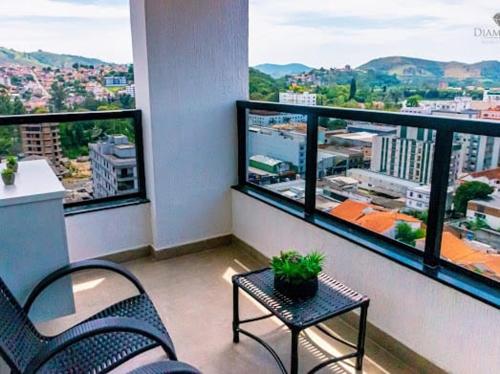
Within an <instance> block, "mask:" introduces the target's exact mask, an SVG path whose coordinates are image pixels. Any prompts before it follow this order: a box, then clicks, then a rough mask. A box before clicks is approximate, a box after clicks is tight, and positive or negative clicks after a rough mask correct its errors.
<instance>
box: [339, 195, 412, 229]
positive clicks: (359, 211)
mask: <svg viewBox="0 0 500 374" xmlns="http://www.w3.org/2000/svg"><path fill="white" fill-rule="evenodd" d="M330 214H331V215H332V216H335V217H338V218H341V219H343V220H346V221H349V222H353V223H356V224H358V225H360V226H362V227H364V228H366V229H368V230H371V231H375V232H377V233H379V234H382V233H385V232H386V231H387V230H389V229H391V228H392V227H393V226H394V225H396V223H397V222H398V221H404V222H420V221H419V220H418V219H417V218H415V217H412V216H409V215H407V214H402V213H397V212H389V211H386V210H383V209H381V208H378V207H376V206H374V205H371V204H367V203H363V202H359V201H354V200H346V201H344V202H343V203H342V204H340V205H338V206H336V207H335V208H333V209H332V210H330Z"/></svg>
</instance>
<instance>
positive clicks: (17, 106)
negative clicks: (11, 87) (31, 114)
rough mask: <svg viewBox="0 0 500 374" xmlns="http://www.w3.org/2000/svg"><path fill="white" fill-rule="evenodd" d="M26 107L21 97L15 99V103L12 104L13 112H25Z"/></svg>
mask: <svg viewBox="0 0 500 374" xmlns="http://www.w3.org/2000/svg"><path fill="white" fill-rule="evenodd" d="M25 113H26V108H25V107H24V104H23V102H22V101H21V99H19V97H16V98H15V99H14V103H13V104H12V114H25Z"/></svg>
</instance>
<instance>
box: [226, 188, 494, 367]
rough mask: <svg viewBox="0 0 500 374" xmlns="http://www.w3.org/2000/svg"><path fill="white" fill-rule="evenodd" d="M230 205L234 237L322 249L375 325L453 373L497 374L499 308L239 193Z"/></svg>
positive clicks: (267, 248)
mask: <svg viewBox="0 0 500 374" xmlns="http://www.w3.org/2000/svg"><path fill="white" fill-rule="evenodd" d="M232 206H233V233H234V235H235V236H236V237H238V238H239V239H241V240H243V241H245V242H246V243H248V244H249V245H251V246H252V247H254V248H256V249H257V250H259V251H260V252H262V253H263V254H264V255H266V256H268V257H269V256H273V255H276V254H278V253H279V251H280V250H286V249H290V248H294V249H297V250H301V251H309V250H319V251H322V252H324V253H325V254H326V255H327V265H326V269H325V270H326V272H328V273H329V274H331V275H333V276H334V277H335V278H337V279H338V280H340V281H342V282H344V283H346V284H347V285H349V286H350V287H352V288H354V289H355V290H357V291H360V292H362V293H364V294H366V295H368V296H369V297H370V298H371V303H370V308H369V312H368V319H369V321H370V322H371V323H372V324H374V325H375V326H377V327H378V328H380V329H381V330H383V331H384V332H386V333H387V334H389V335H390V336H392V337H393V338H395V339H397V340H398V341H399V342H401V343H402V344H404V345H406V346H407V347H408V348H410V349H411V350H413V351H414V352H416V353H418V354H420V355H421V356H423V357H425V358H427V359H428V360H430V361H432V362H433V363H435V364H436V365H437V366H439V367H441V368H443V369H445V370H446V371H449V372H452V373H464V374H466V373H467V374H468V373H482V374H486V373H492V374H493V373H495V372H496V373H498V369H499V363H500V361H499V352H500V338H499V337H500V313H499V312H498V310H497V309H495V308H493V307H491V306H489V305H486V304H484V303H482V302H480V301H477V300H475V299H473V298H471V297H469V296H467V295H465V294H463V293H460V292H459V291H456V290H454V289H452V288H450V287H447V286H445V285H443V284H441V283H438V282H436V281H434V280H432V279H430V278H428V277H426V276H423V275H421V274H419V273H417V272H415V271H412V270H410V269H407V268H405V267H403V266H401V265H398V264H396V263H395V262H393V261H390V260H388V259H386V258H384V257H382V256H380V255H378V254H376V253H373V252H371V251H369V250H367V249H365V248H362V247H360V246H358V245H356V244H353V243H352V242H349V241H347V240H345V239H342V238H340V237H338V236H336V235H333V234H331V233H329V232H327V231H325V230H322V229H320V228H318V227H316V226H314V225H311V224H308V223H306V222H304V221H302V220H300V219H297V218H295V217H293V216H291V215H289V214H287V213H285V212H282V211H280V210H279V209H276V208H274V207H272V206H269V205H267V204H265V203H262V202H260V201H258V200H256V199H254V198H252V197H249V196H247V195H245V194H243V193H241V192H238V191H233V192H232Z"/></svg>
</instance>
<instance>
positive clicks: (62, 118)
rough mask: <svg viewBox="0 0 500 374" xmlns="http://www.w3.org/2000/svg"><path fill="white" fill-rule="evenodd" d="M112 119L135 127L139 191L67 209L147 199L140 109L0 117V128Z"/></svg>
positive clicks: (90, 201)
mask: <svg viewBox="0 0 500 374" xmlns="http://www.w3.org/2000/svg"><path fill="white" fill-rule="evenodd" d="M110 119H131V120H132V121H133V126H134V135H135V148H136V159H137V176H138V187H139V188H138V191H137V192H134V193H131V194H124V195H116V196H109V197H105V198H98V199H92V200H85V201H78V202H71V203H65V204H64V207H65V208H75V207H87V206H88V207H92V206H98V205H102V204H106V203H111V202H119V201H123V200H130V199H134V198H136V199H146V177H145V171H144V142H143V137H142V112H141V111H140V110H139V109H126V110H109V111H95V112H71V113H47V114H45V113H44V114H23V115H7V116H1V115H0V127H2V126H15V125H32V124H33V125H34V124H41V123H68V122H80V121H96V120H110Z"/></svg>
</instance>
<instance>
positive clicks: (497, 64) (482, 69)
mask: <svg viewBox="0 0 500 374" xmlns="http://www.w3.org/2000/svg"><path fill="white" fill-rule="evenodd" d="M356 70H364V71H367V70H375V71H378V72H384V73H387V74H394V75H396V76H397V77H398V78H407V77H420V78H441V79H458V80H465V79H491V80H498V79H500V61H496V60H486V61H479V62H474V63H465V62H460V61H437V60H429V59H423V58H415V57H406V56H387V57H380V58H376V59H373V60H370V61H368V62H367V63H365V64H362V65H360V66H358V67H357V68H356Z"/></svg>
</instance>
